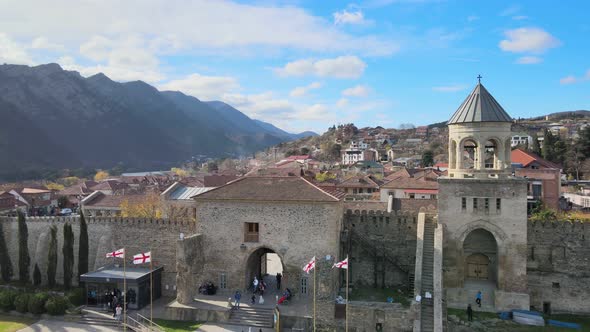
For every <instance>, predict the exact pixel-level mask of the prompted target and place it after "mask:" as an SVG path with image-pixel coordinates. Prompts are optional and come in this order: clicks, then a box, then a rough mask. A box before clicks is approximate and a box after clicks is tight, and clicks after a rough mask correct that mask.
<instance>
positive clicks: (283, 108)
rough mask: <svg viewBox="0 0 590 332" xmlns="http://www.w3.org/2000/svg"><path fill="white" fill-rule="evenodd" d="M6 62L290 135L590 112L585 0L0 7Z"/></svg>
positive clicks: (589, 27) (157, 0) (0, 51)
mask: <svg viewBox="0 0 590 332" xmlns="http://www.w3.org/2000/svg"><path fill="white" fill-rule="evenodd" d="M0 4H1V5H2V8H3V9H2V11H0V63H2V62H6V63H20V64H28V65H35V64H41V63H47V62H57V63H59V64H60V65H62V67H64V68H66V69H69V70H77V71H79V72H80V73H81V74H82V75H84V76H90V75H93V74H95V73H98V72H104V73H105V74H107V75H108V76H109V77H111V78H113V79H115V80H118V81H130V80H144V81H146V82H148V83H150V84H152V85H154V86H156V87H158V88H159V89H161V90H167V89H170V90H179V91H182V92H184V93H187V94H190V95H193V96H195V97H197V98H199V99H202V100H214V99H215V100H223V101H226V102H228V103H230V104H232V105H233V106H235V107H236V108H238V109H240V110H241V111H243V112H244V113H246V114H248V115H249V116H251V117H253V118H257V119H261V120H264V121H268V122H271V123H273V124H275V125H277V126H279V127H281V128H284V129H286V130H289V131H294V132H298V131H303V130H315V131H318V132H323V131H324V130H325V129H326V128H327V127H328V126H331V125H332V124H338V123H348V122H354V123H355V124H356V125H357V126H359V127H362V126H377V125H381V126H383V127H397V126H399V125H400V124H401V123H413V124H416V125H424V124H429V123H434V122H439V121H445V120H447V119H448V118H449V117H450V116H451V114H452V113H453V112H454V111H455V109H456V108H457V107H458V106H459V104H460V103H461V102H462V101H463V99H464V98H465V97H466V95H467V94H468V93H469V92H470V90H471V89H472V88H473V86H474V85H475V84H476V82H477V79H476V76H477V75H478V74H481V75H482V76H483V79H482V83H483V84H484V85H485V86H486V87H487V88H488V90H489V91H490V92H491V93H492V94H493V95H494V96H495V97H496V99H497V100H498V101H499V102H500V103H501V104H502V105H503V106H504V108H505V109H506V110H507V111H508V113H509V114H510V115H512V116H513V117H529V116H535V115H541V114H545V113H551V112H558V111H569V110H577V109H590V42H589V40H590V38H589V37H588V36H590V23H589V22H588V19H587V13H588V12H590V2H588V1H582V0H577V1H573V0H572V1H568V2H567V6H564V5H558V3H557V2H553V1H552V2H549V1H519V2H514V1H451V0H448V1H444V0H438V1H428V0H397V1H396V0H365V1H358V2H342V1H303V0H302V1H297V0H291V1H289V0H286V1H271V0H261V1H233V2H232V1H221V0H216V1H197V0H194V1H189V0H183V1H177V0H150V1H141V0H126V1H114V0H100V1H99V0H81V1H76V2H70V1H67V0H55V1H51V2H46V1H27V0H0Z"/></svg>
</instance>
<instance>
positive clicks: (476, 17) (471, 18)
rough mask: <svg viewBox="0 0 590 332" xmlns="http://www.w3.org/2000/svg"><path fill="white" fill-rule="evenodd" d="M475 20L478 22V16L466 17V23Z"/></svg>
mask: <svg viewBox="0 0 590 332" xmlns="http://www.w3.org/2000/svg"><path fill="white" fill-rule="evenodd" d="M477 20H479V16H477V15H469V16H467V21H468V22H473V21H477Z"/></svg>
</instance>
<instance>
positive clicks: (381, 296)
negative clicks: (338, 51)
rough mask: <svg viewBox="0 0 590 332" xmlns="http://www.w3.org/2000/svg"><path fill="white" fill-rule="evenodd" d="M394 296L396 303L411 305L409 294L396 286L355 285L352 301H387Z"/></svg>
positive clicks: (405, 305)
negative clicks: (373, 286)
mask: <svg viewBox="0 0 590 332" xmlns="http://www.w3.org/2000/svg"><path fill="white" fill-rule="evenodd" d="M388 297H392V298H393V302H394V303H401V304H402V305H403V306H404V307H408V306H410V300H409V297H408V294H406V293H405V292H403V291H401V292H400V291H399V290H398V289H395V288H372V287H355V288H354V289H353V290H352V293H351V294H350V300H351V301H370V302H387V298H388Z"/></svg>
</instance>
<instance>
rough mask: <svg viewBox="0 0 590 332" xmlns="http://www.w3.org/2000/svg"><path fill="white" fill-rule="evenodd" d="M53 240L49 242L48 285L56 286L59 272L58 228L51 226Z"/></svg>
mask: <svg viewBox="0 0 590 332" xmlns="http://www.w3.org/2000/svg"><path fill="white" fill-rule="evenodd" d="M50 231H51V238H50V240H49V251H47V284H48V285H49V287H54V286H55V272H56V271H57V227H55V225H53V226H51V228H50Z"/></svg>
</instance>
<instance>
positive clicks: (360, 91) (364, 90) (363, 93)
mask: <svg viewBox="0 0 590 332" xmlns="http://www.w3.org/2000/svg"><path fill="white" fill-rule="evenodd" d="M370 92H371V88H369V87H368V86H366V85H357V86H354V87H352V88H348V89H345V90H343V91H342V95H343V96H346V97H367V96H368V95H369V93H370Z"/></svg>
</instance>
